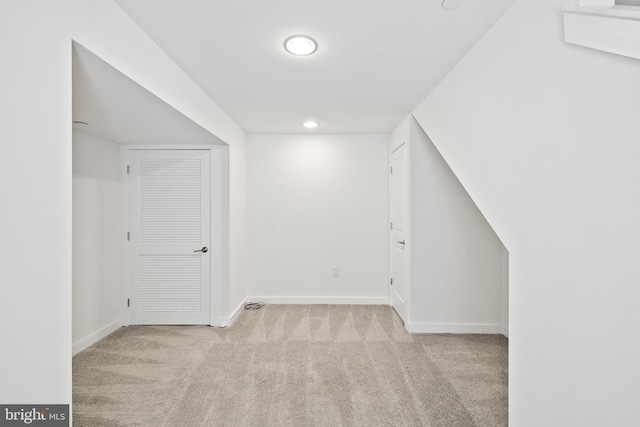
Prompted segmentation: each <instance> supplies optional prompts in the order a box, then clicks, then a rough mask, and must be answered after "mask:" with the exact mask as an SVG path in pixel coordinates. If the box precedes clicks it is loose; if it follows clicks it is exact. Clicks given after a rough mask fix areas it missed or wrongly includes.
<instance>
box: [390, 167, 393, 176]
mask: <svg viewBox="0 0 640 427" xmlns="http://www.w3.org/2000/svg"><path fill="white" fill-rule="evenodd" d="M389 171H390V173H391V175H393V166H391V167H390V168H389Z"/></svg>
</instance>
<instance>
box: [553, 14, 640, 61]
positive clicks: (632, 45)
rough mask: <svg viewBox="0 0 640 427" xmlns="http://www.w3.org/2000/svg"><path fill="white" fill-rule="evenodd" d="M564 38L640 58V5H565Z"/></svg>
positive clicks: (575, 42) (574, 42)
mask: <svg viewBox="0 0 640 427" xmlns="http://www.w3.org/2000/svg"><path fill="white" fill-rule="evenodd" d="M562 12H563V15H564V41H565V42H567V43H571V44H575V45H579V46H585V47H589V48H592V49H597V50H602V51H604V52H610V53H615V54H617V55H622V56H628V57H630V58H635V59H640V47H639V44H640V7H638V6H565V7H563V8H562Z"/></svg>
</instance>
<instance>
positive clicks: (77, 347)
mask: <svg viewBox="0 0 640 427" xmlns="http://www.w3.org/2000/svg"><path fill="white" fill-rule="evenodd" d="M123 326H124V325H123V324H122V321H121V320H120V319H118V320H116V321H115V322H113V323H110V324H108V325H107V326H105V327H104V328H102V329H100V330H99V331H96V332H94V333H92V334H91V335H89V336H87V337H85V338H83V339H81V340H80V341H78V342H77V343H75V344H74V345H73V355H74V356H75V355H76V354H78V353H80V352H81V351H82V350H86V349H87V348H89V347H91V346H92V345H94V344H95V343H97V342H98V341H100V340H101V339H103V338H104V337H106V336H108V335H111V334H112V333H114V332H115V331H117V330H118V329H120V328H121V327H123Z"/></svg>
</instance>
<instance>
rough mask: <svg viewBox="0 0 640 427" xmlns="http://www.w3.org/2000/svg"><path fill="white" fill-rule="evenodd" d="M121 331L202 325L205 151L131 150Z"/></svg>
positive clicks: (206, 304)
mask: <svg viewBox="0 0 640 427" xmlns="http://www.w3.org/2000/svg"><path fill="white" fill-rule="evenodd" d="M127 169H128V175H129V183H128V184H129V234H128V240H129V300H128V308H129V323H130V324H134V325H140V324H145V325H149V324H164V325H170V324H173V325H175V324H180V325H184V324H209V320H210V293H211V285H210V283H211V281H210V276H211V252H210V247H211V203H210V195H211V180H210V174H211V168H210V158H209V151H208V150H166V149H162V150H156V149H154V150H131V151H130V155H129V165H128V168H127Z"/></svg>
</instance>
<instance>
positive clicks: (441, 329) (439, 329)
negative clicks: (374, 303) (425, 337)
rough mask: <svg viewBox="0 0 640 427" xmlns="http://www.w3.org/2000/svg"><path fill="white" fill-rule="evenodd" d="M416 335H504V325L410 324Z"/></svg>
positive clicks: (408, 329) (408, 325) (410, 329)
mask: <svg viewBox="0 0 640 427" xmlns="http://www.w3.org/2000/svg"><path fill="white" fill-rule="evenodd" d="M406 327H407V331H409V332H411V333H414V334H502V333H503V332H502V325H499V324H482V323H408V324H407V325H406Z"/></svg>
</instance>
